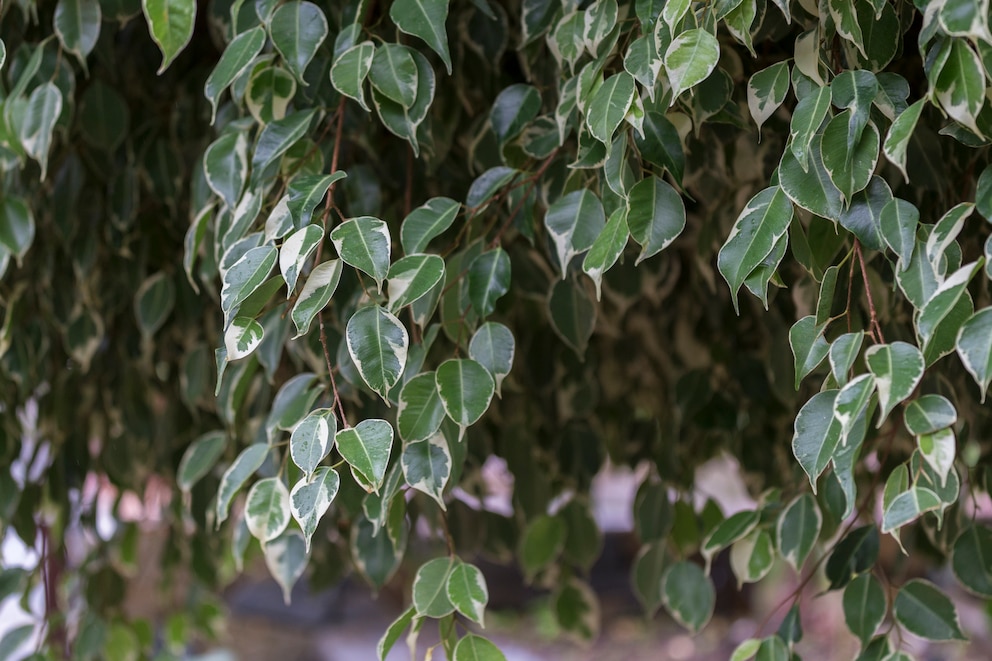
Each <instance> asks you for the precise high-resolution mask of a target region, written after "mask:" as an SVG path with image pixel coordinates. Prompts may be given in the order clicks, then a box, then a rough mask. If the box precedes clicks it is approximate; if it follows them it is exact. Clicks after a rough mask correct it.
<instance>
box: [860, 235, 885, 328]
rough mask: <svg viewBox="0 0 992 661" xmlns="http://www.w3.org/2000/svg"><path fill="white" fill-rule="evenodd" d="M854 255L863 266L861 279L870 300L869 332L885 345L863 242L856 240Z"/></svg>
mask: <svg viewBox="0 0 992 661" xmlns="http://www.w3.org/2000/svg"><path fill="white" fill-rule="evenodd" d="M854 254H856V255H857V256H858V264H860V265H861V279H862V280H863V281H864V285H865V296H866V297H867V298H868V314H869V315H870V320H869V322H868V328H869V332H871V333H872V335H873V336H874V338H875V341H876V342H880V343H881V344H885V336H884V335H883V334H882V326H881V325H880V324H879V323H878V314H877V312H876V311H875V301H874V300H873V299H872V296H871V285H870V284H869V282H868V269H867V268H865V257H864V255H862V254H861V242H860V241H858V240H857V239H855V240H854ZM872 329H873V330H872Z"/></svg>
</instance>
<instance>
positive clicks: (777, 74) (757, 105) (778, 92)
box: [747, 62, 789, 135]
mask: <svg viewBox="0 0 992 661" xmlns="http://www.w3.org/2000/svg"><path fill="white" fill-rule="evenodd" d="M788 93H789V63H788V62H776V63H775V64H773V65H771V66H770V67H768V68H766V69H762V70H761V71H759V72H757V73H756V74H754V75H753V76H751V79H750V80H749V81H748V83H747V107H748V110H750V111H751V117H753V118H754V123H755V124H757V125H758V134H759V135H760V134H761V126H762V125H763V124H764V123H765V122H766V121H768V118H769V117H771V116H772V115H774V114H775V111H776V110H778V108H779V106H781V105H782V102H783V101H785V95H786V94H788Z"/></svg>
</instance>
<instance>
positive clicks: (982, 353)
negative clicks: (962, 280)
mask: <svg viewBox="0 0 992 661" xmlns="http://www.w3.org/2000/svg"><path fill="white" fill-rule="evenodd" d="M956 346H957V352H958V356H960V358H961V362H962V363H963V364H964V366H965V369H967V370H968V373H969V374H971V376H972V377H973V378H974V379H975V382H976V383H977V384H978V388H979V390H980V391H981V394H982V402H984V401H985V394H986V392H987V391H988V387H989V382H992V308H983V309H981V310H979V311H978V312H976V313H975V314H973V315H972V316H971V317H969V318H968V320H967V321H965V322H964V324H962V325H961V330H960V332H959V333H958V338H957V343H956Z"/></svg>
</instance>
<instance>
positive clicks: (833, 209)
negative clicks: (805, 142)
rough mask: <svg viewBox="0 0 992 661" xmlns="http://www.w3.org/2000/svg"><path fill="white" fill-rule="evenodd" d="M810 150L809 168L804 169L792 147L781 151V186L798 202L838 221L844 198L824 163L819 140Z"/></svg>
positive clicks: (813, 211)
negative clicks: (783, 151) (791, 149)
mask: <svg viewBox="0 0 992 661" xmlns="http://www.w3.org/2000/svg"><path fill="white" fill-rule="evenodd" d="M793 144H795V143H793ZM807 153H808V171H804V169H803V167H802V165H801V164H800V162H799V161H797V160H796V158H795V156H794V155H793V152H792V151H786V152H785V153H784V154H782V162H781V163H780V164H779V168H778V174H779V186H781V187H782V190H783V191H785V194H786V195H788V196H789V199H791V200H792V201H793V202H795V203H796V205H797V206H799V207H801V208H803V209H806V210H807V211H809V212H811V213H813V214H816V215H817V216H820V217H822V218H826V219H828V220H833V221H839V220H840V218H841V216H842V215H843V214H844V209H845V205H844V200H843V197H842V195H841V192H840V190H839V189H838V188H837V186H836V185H834V182H833V181H832V180H831V179H830V174H829V173H828V172H827V170H826V167H825V165H824V163H823V155H822V153H821V151H820V141H819V140H813V141H812V142H811V143H810V145H809V147H808V151H807Z"/></svg>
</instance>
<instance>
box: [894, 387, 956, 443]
mask: <svg viewBox="0 0 992 661" xmlns="http://www.w3.org/2000/svg"><path fill="white" fill-rule="evenodd" d="M957 419H958V412H957V410H955V408H954V405H953V404H951V402H950V401H948V399H947V398H946V397H943V396H941V395H923V396H921V397H919V398H917V399H914V400H913V401H911V402H909V403H908V404H907V405H906V410H905V411H903V423H904V424H905V425H906V430H907V431H908V432H909V433H910V434H913V435H914V436H919V435H920V434H932V433H933V432H935V431H939V430H941V429H945V428H947V427H950V426H951V425H953V424H954V423H955V422H957Z"/></svg>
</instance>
